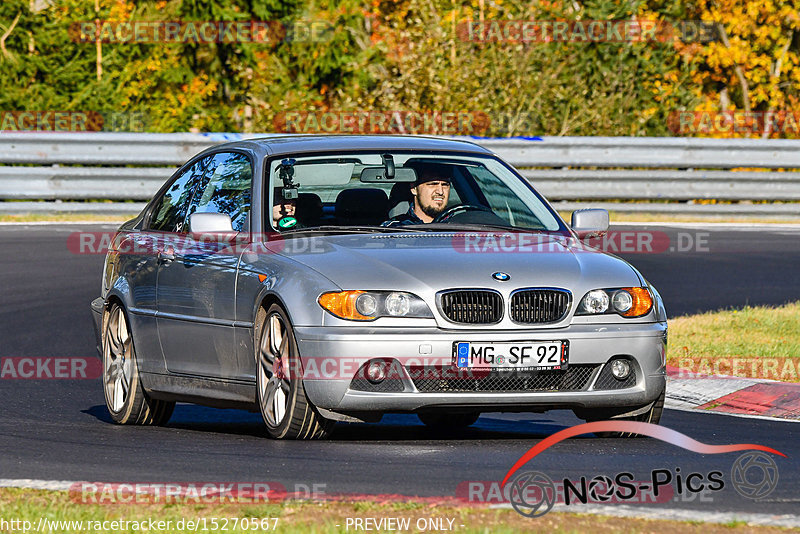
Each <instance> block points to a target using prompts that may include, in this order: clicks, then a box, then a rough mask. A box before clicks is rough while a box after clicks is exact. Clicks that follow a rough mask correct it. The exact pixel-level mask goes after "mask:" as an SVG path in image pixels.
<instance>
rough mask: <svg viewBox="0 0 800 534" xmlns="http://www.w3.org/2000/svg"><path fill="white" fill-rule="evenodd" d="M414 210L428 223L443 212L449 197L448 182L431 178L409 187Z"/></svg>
mask: <svg viewBox="0 0 800 534" xmlns="http://www.w3.org/2000/svg"><path fill="white" fill-rule="evenodd" d="M411 194H412V195H414V211H415V212H416V214H417V217H419V218H420V219H422V220H423V222H426V223H429V222H431V221H433V219H435V218H436V217H437V216H439V215H440V214H441V213H443V212H444V210H445V207H446V206H447V200H448V199H449V198H450V182H448V181H447V180H431V181H427V182H423V183H421V184H418V185H417V186H415V187H412V188H411Z"/></svg>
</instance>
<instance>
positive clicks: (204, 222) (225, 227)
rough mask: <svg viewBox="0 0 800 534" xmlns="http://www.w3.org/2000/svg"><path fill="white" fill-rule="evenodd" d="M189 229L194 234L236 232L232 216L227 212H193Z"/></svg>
mask: <svg viewBox="0 0 800 534" xmlns="http://www.w3.org/2000/svg"><path fill="white" fill-rule="evenodd" d="M189 231H190V232H191V233H193V234H232V233H235V230H234V229H233V223H232V222H231V216H230V215H228V214H226V213H192V214H191V215H190V216H189Z"/></svg>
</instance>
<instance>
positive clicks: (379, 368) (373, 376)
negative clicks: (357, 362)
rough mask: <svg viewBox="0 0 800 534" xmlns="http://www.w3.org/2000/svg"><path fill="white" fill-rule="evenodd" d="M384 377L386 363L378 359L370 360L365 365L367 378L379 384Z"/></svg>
mask: <svg viewBox="0 0 800 534" xmlns="http://www.w3.org/2000/svg"><path fill="white" fill-rule="evenodd" d="M385 379H386V364H385V363H384V362H382V361H380V360H376V361H374V362H370V364H369V365H368V366H367V380H369V381H370V382H372V383H373V384H380V383H381V382H383V381H384V380H385Z"/></svg>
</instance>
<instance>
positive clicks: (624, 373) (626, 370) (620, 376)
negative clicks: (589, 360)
mask: <svg viewBox="0 0 800 534" xmlns="http://www.w3.org/2000/svg"><path fill="white" fill-rule="evenodd" d="M611 374H612V375H614V378H616V379H617V380H625V379H626V378H628V375H630V374H631V364H630V362H628V360H614V361H613V362H611Z"/></svg>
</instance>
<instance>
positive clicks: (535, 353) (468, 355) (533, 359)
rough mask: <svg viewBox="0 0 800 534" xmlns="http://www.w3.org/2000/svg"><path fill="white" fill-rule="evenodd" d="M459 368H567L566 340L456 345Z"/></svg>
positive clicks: (455, 357) (455, 350)
mask: <svg viewBox="0 0 800 534" xmlns="http://www.w3.org/2000/svg"><path fill="white" fill-rule="evenodd" d="M453 345H454V346H453V352H454V354H453V357H454V359H455V363H456V367H459V368H462V369H508V370H533V369H535V370H547V369H566V367H567V359H568V355H567V352H568V348H569V343H568V342H567V341H514V342H501V343H471V342H470V343H468V342H458V343H454V344H453Z"/></svg>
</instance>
